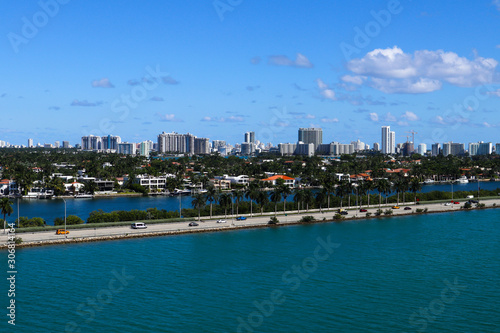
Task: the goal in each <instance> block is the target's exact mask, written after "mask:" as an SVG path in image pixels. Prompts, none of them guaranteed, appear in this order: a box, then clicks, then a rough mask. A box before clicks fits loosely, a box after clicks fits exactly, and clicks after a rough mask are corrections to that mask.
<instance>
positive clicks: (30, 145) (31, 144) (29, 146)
mask: <svg viewBox="0 0 500 333" xmlns="http://www.w3.org/2000/svg"><path fill="white" fill-rule="evenodd" d="M28 148H33V139H28Z"/></svg>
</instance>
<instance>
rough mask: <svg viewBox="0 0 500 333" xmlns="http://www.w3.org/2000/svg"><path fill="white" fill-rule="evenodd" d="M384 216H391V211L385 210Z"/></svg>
mask: <svg viewBox="0 0 500 333" xmlns="http://www.w3.org/2000/svg"><path fill="white" fill-rule="evenodd" d="M384 215H392V209H386V210H385V212H384Z"/></svg>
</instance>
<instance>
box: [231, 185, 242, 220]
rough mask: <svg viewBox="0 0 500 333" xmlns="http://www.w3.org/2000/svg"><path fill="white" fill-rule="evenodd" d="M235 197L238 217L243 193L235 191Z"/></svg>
mask: <svg viewBox="0 0 500 333" xmlns="http://www.w3.org/2000/svg"><path fill="white" fill-rule="evenodd" d="M233 195H234V198H235V199H236V215H238V207H239V205H240V201H241V199H243V191H241V190H233ZM231 200H232V199H231Z"/></svg>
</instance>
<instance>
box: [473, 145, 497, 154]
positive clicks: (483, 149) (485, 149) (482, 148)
mask: <svg viewBox="0 0 500 333" xmlns="http://www.w3.org/2000/svg"><path fill="white" fill-rule="evenodd" d="M491 153H493V144H492V143H491V142H481V143H480V144H479V149H478V152H477V154H478V155H490V154H491Z"/></svg>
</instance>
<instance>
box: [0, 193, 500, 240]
mask: <svg viewBox="0 0 500 333" xmlns="http://www.w3.org/2000/svg"><path fill="white" fill-rule="evenodd" d="M481 203H485V204H486V206H485V207H484V208H472V209H470V210H471V211H473V210H482V209H490V208H500V199H487V200H482V201H481ZM375 206H376V207H374V205H372V206H370V207H369V208H367V207H366V206H364V207H363V208H365V209H367V210H368V212H370V213H372V215H371V216H366V213H360V212H359V207H357V208H355V209H352V207H351V208H350V209H349V210H348V212H349V214H348V215H347V216H345V218H343V219H341V220H335V219H333V216H334V215H335V214H336V213H337V210H338V207H337V208H334V209H333V208H331V209H330V210H325V209H324V210H323V211H322V212H320V211H317V210H315V211H309V212H307V211H301V212H300V213H297V211H293V212H291V211H288V212H287V214H283V213H282V212H281V214H280V215H277V218H278V220H280V222H279V223H278V224H268V223H267V222H268V221H269V219H270V217H272V216H274V215H273V214H271V215H254V216H253V217H248V218H247V220H245V221H234V220H232V219H226V220H227V222H226V223H225V224H224V225H222V224H219V223H217V222H216V221H215V220H214V219H212V220H202V221H196V222H197V223H199V226H196V227H189V226H188V223H189V222H170V223H157V224H150V225H148V229H149V230H148V229H131V228H130V226H128V225H127V226H115V227H103V228H98V227H96V228H94V229H74V230H71V229H70V235H71V236H69V237H68V236H66V237H65V236H63V235H56V234H55V232H54V231H53V230H52V231H39V232H31V233H22V234H21V233H20V234H19V235H20V236H17V234H16V237H20V238H22V239H23V242H22V243H20V244H16V248H24V247H38V246H49V245H63V244H76V243H89V242H100V241H110V240H123V239H133V238H145V237H164V236H173V235H183V234H195V233H205V232H223V231H235V230H242V229H243V230H247V229H258V228H274V227H286V226H290V225H302V224H313V223H332V222H333V223H342V222H349V221H359V220H369V219H380V218H392V217H400V216H412V215H427V214H434V213H450V212H461V211H468V210H464V209H462V208H461V206H462V204H461V205H460V206H458V205H457V206H458V207H456V206H455V205H452V206H444V205H443V204H442V203H430V204H421V205H415V204H406V205H401V208H400V209H392V208H391V207H392V206H391V205H389V206H381V209H382V210H387V209H392V211H393V214H391V215H384V214H382V215H380V216H375V215H374V212H376V211H377V210H378V209H379V207H378V205H375ZM404 206H408V207H411V208H412V209H411V210H404V209H403V207H404ZM426 208H427V209H428V211H427V212H422V213H416V212H415V210H416V209H426ZM327 215H328V216H327ZM304 216H314V217H315V220H314V221H311V222H303V221H300V219H301V218H302V217H304ZM219 218H220V219H224V218H223V217H219ZM192 221H195V219H193V220H192ZM98 233H99V235H98ZM92 234H93V235H92ZM4 235H5V236H6V235H7V234H4ZM73 235H74V236H73ZM62 237H65V238H62ZM6 238H7V237H6ZM6 248H7V240H6V239H5V240H4V241H2V242H1V243H0V250H2V249H6Z"/></svg>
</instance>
